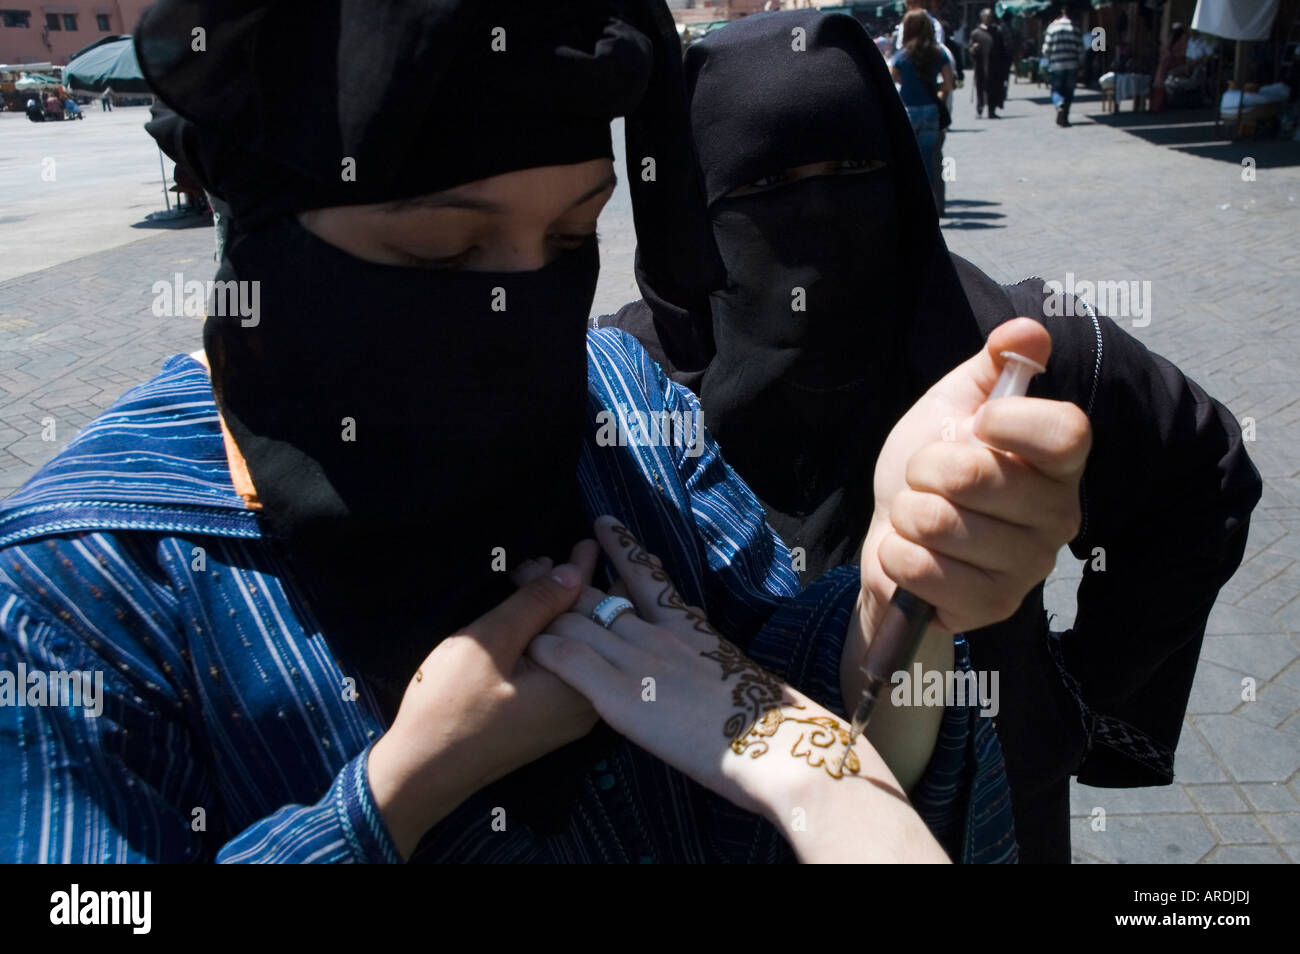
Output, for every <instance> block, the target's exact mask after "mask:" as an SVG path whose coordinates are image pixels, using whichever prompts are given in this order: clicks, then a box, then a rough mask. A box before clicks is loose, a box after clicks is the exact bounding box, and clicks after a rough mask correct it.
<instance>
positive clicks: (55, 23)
mask: <svg viewBox="0 0 1300 954" xmlns="http://www.w3.org/2000/svg"><path fill="white" fill-rule="evenodd" d="M45 29H47V30H62V29H63V24H62V23H60V22H59V15H58V14H57V13H47V14H45Z"/></svg>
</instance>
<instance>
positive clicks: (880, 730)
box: [840, 594, 953, 791]
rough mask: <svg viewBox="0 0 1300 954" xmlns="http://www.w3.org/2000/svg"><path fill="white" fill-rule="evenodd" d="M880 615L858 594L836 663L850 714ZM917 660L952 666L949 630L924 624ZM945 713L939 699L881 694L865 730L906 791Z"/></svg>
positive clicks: (943, 668)
mask: <svg viewBox="0 0 1300 954" xmlns="http://www.w3.org/2000/svg"><path fill="white" fill-rule="evenodd" d="M882 616H883V610H881V609H879V608H877V605H876V603H875V601H874V600H872V599H870V598H864V596H863V595H862V594H859V596H858V605H857V611H856V612H855V613H854V614H853V618H852V621H851V623H850V625H849V632H848V636H847V641H846V644H845V650H844V655H843V657H842V660H841V667H840V689H841V692H842V693H843V696H844V707H845V711H846V712H847V713H848V714H849V717H850V718H852V716H853V710H854V709H855V708H856V707H857V704H858V700H859V699H861V698H862V691H863V689H864V688H865V687H866V677H865V675H864V674H863V672H862V661H863V659H864V658H865V657H866V653H867V649H868V647H870V645H871V634H873V633H874V632H875V630H876V627H877V626H878V625H879V622H880V619H881V617H882ZM918 662H919V663H920V664H921V668H922V672H930V671H935V670H937V671H939V672H947V671H949V670H951V669H952V667H953V639H952V636H951V635H950V634H948V633H944V632H943V631H941V630H936V629H934V628H931V629H929V630H927V631H926V634H925V636H924V637H923V638H922V640H921V645H920V647H919V648H918V649H917V653H916V657H915V659H914V663H918ZM909 697H910V694H909ZM943 714H944V707H943V706H942V705H939V706H924V705H922V706H913V705H894V702H893V699H892V694H891V695H885V696H884V697H883V698H881V699H880V700H879V701H878V702H877V704H876V709H875V711H874V712H873V714H872V718H871V723H870V725H869V726H868V727H867V731H866V736H867V738H868V739H869V740H870V742H871V744H872V745H873V746H874V747H875V749H876V751H878V752H879V753H880V756H881V757H882V758H883V759H884V761H885V763H886V764H887V765H888V766H889V768H890V770H891V771H892V772H893V774H894V775H895V777H897V779H898V780H899V782H900V783H901V784H902V786H903V788H904V790H905V791H911V790H912V788H913V786H915V785H916V783H917V782H918V781H920V779H921V776H922V775H923V774H924V773H925V767H926V766H927V765H928V764H929V762H930V757H931V755H932V754H933V753H934V745H935V741H936V740H937V739H938V737H939V727H940V725H941V724H942V722H943Z"/></svg>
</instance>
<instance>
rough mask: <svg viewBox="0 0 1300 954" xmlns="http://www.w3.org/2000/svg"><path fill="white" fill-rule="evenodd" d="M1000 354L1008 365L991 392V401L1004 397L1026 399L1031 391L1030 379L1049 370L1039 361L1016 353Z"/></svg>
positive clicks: (1004, 352) (1004, 367)
mask: <svg viewBox="0 0 1300 954" xmlns="http://www.w3.org/2000/svg"><path fill="white" fill-rule="evenodd" d="M1000 354H1001V357H1002V360H1003V361H1004V362H1006V363H1005V364H1003V365H1002V373H1001V374H999V375H998V382H997V384H995V385H993V390H992V391H990V392H989V397H988V399H989V400H990V401H992V400H994V399H995V398H1002V397H1024V396H1025V394H1026V392H1028V391H1029V381H1030V379H1031V378H1032V377H1033V376H1034V375H1036V374H1042V373H1043V372H1044V371H1046V370H1047V369H1046V368H1045V367H1043V366H1042V365H1041V364H1039V363H1038V362H1037V361H1035V360H1033V359H1032V358H1026V357H1025V356H1024V355H1023V354H1016V353H1015V352H1014V351H1003V352H1000Z"/></svg>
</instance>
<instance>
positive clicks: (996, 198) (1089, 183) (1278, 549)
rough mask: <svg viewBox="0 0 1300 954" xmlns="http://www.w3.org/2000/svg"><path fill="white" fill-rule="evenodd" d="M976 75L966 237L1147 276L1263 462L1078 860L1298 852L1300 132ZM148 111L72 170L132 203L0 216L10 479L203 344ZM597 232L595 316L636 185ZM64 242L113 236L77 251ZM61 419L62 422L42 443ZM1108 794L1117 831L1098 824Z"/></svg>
mask: <svg viewBox="0 0 1300 954" xmlns="http://www.w3.org/2000/svg"><path fill="white" fill-rule="evenodd" d="M965 94H966V91H961V92H959V93H958V97H959V98H960V101H959V102H958V104H957V107H956V110H955V112H956V116H955V125H954V128H953V129H952V130H951V131H950V134H949V137H948V142H947V146H946V155H947V156H949V157H951V158H952V159H954V160H955V171H956V180H955V181H953V182H951V183H950V184H949V186H948V197H949V212H950V213H951V215H950V216H949V218H947V219H945V229H946V235H947V237H948V240H949V243H950V244H951V246H952V248H953V249H954V250H955V251H957V252H959V253H960V254H963V255H965V256H966V257H967V258H970V259H971V260H972V261H974V262H975V263H976V264H978V265H980V266H981V267H983V268H984V269H986V270H987V271H988V272H989V273H990V274H992V275H993V276H995V277H997V278H999V279H1000V280H1003V281H1018V280H1019V279H1021V278H1024V277H1026V276H1029V275H1037V276H1040V277H1043V278H1045V279H1056V280H1060V281H1065V277H1066V273H1067V272H1073V273H1074V275H1075V276H1076V278H1077V279H1087V280H1090V281H1117V280H1138V281H1150V282H1151V283H1152V286H1151V287H1152V304H1153V310H1152V316H1151V320H1150V324H1149V325H1148V326H1146V327H1143V328H1134V329H1133V333H1134V334H1136V335H1137V336H1138V337H1140V338H1141V339H1142V340H1143V341H1144V342H1145V343H1146V344H1148V346H1150V347H1151V348H1153V349H1154V350H1156V351H1159V352H1160V353H1162V354H1164V355H1165V356H1166V357H1168V358H1170V359H1171V360H1173V361H1175V362H1176V363H1177V364H1179V365H1180V366H1181V367H1182V368H1183V369H1184V371H1185V372H1187V373H1188V374H1189V375H1190V376H1192V377H1193V378H1195V379H1196V380H1197V381H1199V382H1200V383H1201V384H1202V385H1203V386H1205V387H1206V388H1207V389H1208V390H1209V392H1210V393H1211V394H1212V395H1214V396H1215V397H1216V398H1218V399H1219V400H1221V401H1223V402H1224V403H1226V404H1227V405H1228V406H1229V407H1230V408H1231V409H1232V410H1233V412H1234V413H1235V414H1236V415H1237V416H1238V417H1239V418H1242V417H1247V416H1250V417H1254V418H1255V421H1256V430H1257V440H1256V442H1255V443H1254V444H1253V445H1252V446H1251V454H1252V457H1253V459H1254V460H1255V463H1256V466H1258V467H1259V469H1260V471H1261V473H1262V474H1263V475H1264V477H1265V481H1266V489H1265V492H1264V498H1263V501H1262V502H1261V504H1260V506H1259V508H1258V509H1257V510H1256V513H1255V518H1254V520H1253V521H1252V525H1251V532H1250V541H1249V546H1248V548H1247V551H1246V560H1245V562H1244V563H1243V565H1242V567H1241V569H1240V570H1239V571H1238V573H1237V575H1236V576H1235V577H1234V578H1233V579H1232V580H1231V581H1230V582H1229V584H1228V585H1227V586H1226V587H1225V588H1224V590H1223V591H1222V593H1221V594H1220V597H1219V601H1218V604H1217V605H1216V608H1215V610H1214V613H1213V615H1212V616H1211V618H1210V624H1209V635H1207V637H1206V640H1205V648H1204V651H1203V653H1202V661H1201V666H1200V669H1199V673H1198V677H1197V681H1196V684H1195V687H1194V689H1193V692H1192V698H1191V704H1190V706H1189V712H1190V714H1189V716H1188V718H1187V721H1186V723H1185V725H1184V730H1183V735H1182V741H1181V743H1180V745H1179V749H1178V762H1177V768H1176V771H1177V775H1178V779H1177V783H1176V784H1175V785H1173V786H1169V787H1165V788H1151V789H1131V790H1105V789H1092V788H1087V787H1084V786H1075V788H1074V791H1073V797H1072V814H1073V815H1074V816H1075V818H1074V822H1073V824H1074V842H1075V848H1076V850H1075V860H1076V861H1080V862H1098V861H1100V862H1131V861H1147V862H1197V861H1208V862H1238V863H1239V862H1285V861H1296V860H1300V777H1298V775H1297V769H1298V768H1300V764H1298V763H1300V715H1298V714H1297V713H1298V712H1300V659H1298V658H1297V657H1298V656H1300V636H1297V634H1300V599H1298V598H1297V597H1298V596H1300V387H1297V385H1296V382H1295V377H1294V374H1295V368H1296V366H1297V365H1298V364H1300V327H1298V326H1297V323H1296V320H1295V318H1294V315H1293V314H1291V313H1290V310H1289V309H1290V307H1291V305H1292V303H1293V302H1294V301H1295V300H1296V299H1297V296H1300V278H1298V277H1297V276H1300V247H1298V246H1297V244H1296V241H1295V237H1296V235H1297V234H1300V215H1298V213H1300V200H1298V198H1297V197H1298V196H1300V166H1297V163H1300V144H1277V143H1263V144H1242V145H1228V144H1222V143H1215V142H1213V141H1212V136H1211V134H1210V130H1209V129H1208V127H1207V125H1206V124H1205V123H1204V122H1198V121H1197V120H1198V119H1199V117H1197V116H1195V115H1188V114H1176V115H1172V116H1168V117H1166V116H1145V115H1134V114H1131V113H1120V114H1118V116H1113V117H1112V116H1105V117H1103V116H1101V115H1100V108H1099V105H1098V103H1097V100H1096V97H1095V94H1093V95H1089V94H1085V95H1084V96H1083V97H1081V101H1080V102H1079V103H1078V104H1077V105H1076V107H1075V120H1076V123H1077V125H1076V126H1075V127H1074V128H1071V129H1057V128H1056V127H1055V126H1054V125H1052V113H1051V108H1050V106H1048V105H1046V99H1045V91H1044V90H1043V89H1042V88H1041V87H1033V86H1028V85H1023V86H1014V87H1013V89H1012V97H1011V101H1010V103H1009V104H1008V107H1007V109H1006V111H1005V117H1006V118H1005V119H1002V120H1000V121H996V122H994V121H987V120H985V121H976V120H975V118H974V116H973V113H974V110H973V107H972V106H971V105H970V104H969V102H968V101H967V100H966V99H965ZM1094 113H1096V114H1098V115H1096V116H1093V115H1092V114H1094ZM143 118H144V117H143V114H142V113H137V115H136V117H135V119H134V120H133V121H132V122H130V123H127V122H125V121H122V122H121V125H120V127H119V132H118V139H117V140H116V146H115V147H112V146H111V145H110V144H109V143H108V142H107V141H105V142H103V143H101V144H100V146H99V147H98V148H101V149H103V150H104V155H103V160H104V163H105V165H104V167H103V168H104V169H105V170H107V169H110V168H113V164H114V163H118V162H121V163H122V165H121V166H120V167H119V168H118V170H117V171H116V172H112V173H111V174H110V173H109V172H103V173H102V174H101V173H96V175H97V176H98V177H99V178H98V179H97V181H95V182H94V183H89V182H81V183H78V182H77V181H75V178H74V179H73V181H71V182H68V184H67V187H68V188H69V189H70V190H71V189H80V190H82V191H81V195H83V196H90V195H93V196H95V199H94V201H96V202H99V201H101V200H102V199H103V198H104V197H105V196H109V197H111V196H114V195H121V196H122V197H123V205H122V211H121V212H120V213H118V214H116V215H115V216H114V215H110V214H108V213H107V212H105V211H103V210H102V209H101V210H100V211H97V212H95V214H94V215H93V216H87V217H85V218H83V217H81V216H79V215H77V214H76V211H77V210H76V206H75V204H74V205H67V204H43V203H40V202H29V203H28V205H26V206H24V207H23V211H22V212H21V213H20V214H21V219H20V220H18V221H15V220H14V218H13V217H10V216H5V217H0V249H3V250H4V252H3V254H0V258H3V259H9V260H11V261H14V262H18V263H19V264H17V265H12V266H11V267H10V271H7V272H6V271H0V276H7V275H10V274H13V275H17V276H18V277H14V278H11V279H10V280H8V281H0V495H5V494H8V493H10V492H12V491H13V490H14V489H16V488H17V487H18V486H19V485H20V484H21V483H22V482H23V481H24V480H25V479H26V478H27V477H28V476H29V475H30V474H31V473H32V471H33V470H35V468H36V467H38V466H39V465H40V464H41V463H42V462H44V461H45V460H47V459H48V458H49V457H51V456H53V454H54V453H55V452H56V450H57V449H58V447H60V446H62V444H63V443H64V441H66V439H67V438H68V437H69V436H70V435H71V434H73V433H74V432H75V431H76V429H77V428H78V427H80V426H81V425H83V424H85V423H86V422H87V421H88V420H90V419H91V418H92V417H93V416H94V415H95V414H97V413H98V412H99V410H101V409H102V408H104V407H106V406H108V405H109V404H110V403H111V402H112V401H113V400H114V399H115V398H116V397H117V396H118V395H119V394H120V393H121V392H122V391H124V390H125V389H126V388H127V387H129V386H130V385H132V384H134V383H137V382H139V381H142V380H145V379H146V378H148V377H150V376H151V375H152V374H153V373H154V372H155V371H156V369H157V368H158V367H159V366H160V364H161V362H162V359H163V358H165V357H166V356H168V355H170V354H174V353H176V352H183V351H191V350H194V349H195V348H197V347H198V346H199V342H200V336H199V327H200V325H199V322H198V321H197V320H195V319H193V318H155V317H154V316H153V315H152V313H151V310H150V303H151V301H152V291H151V288H152V285H153V283H154V282H155V281H157V280H159V279H165V280H170V279H171V277H172V275H173V274H174V273H176V272H177V271H180V272H183V273H184V274H185V276H186V277H187V278H191V277H194V278H200V279H206V278H208V277H210V273H211V270H212V267H213V266H212V262H211V254H212V233H211V231H210V230H209V229H207V228H198V229H191V230H183V231H168V232H163V233H155V234H153V235H152V236H150V237H148V238H143V239H139V240H137V241H130V242H129V244H122V242H123V241H129V240H130V239H131V238H133V237H134V236H135V235H139V234H140V233H138V232H135V233H132V232H125V233H123V232H122V231H121V229H122V228H123V227H124V225H125V227H128V228H129V226H130V225H131V224H132V223H135V222H138V221H139V220H140V219H141V218H142V217H143V212H144V211H150V210H151V209H152V206H150V205H149V199H148V198H147V197H146V196H145V195H144V194H143V189H144V181H143V179H142V178H141V176H143V175H144V173H143V171H142V170H143V162H142V160H141V159H140V157H139V156H138V155H137V152H138V151H139V149H140V142H139V137H140V135H142V134H140V133H139V131H138V123H139V122H143ZM93 119H94V117H93V116H92V120H93ZM4 122H8V123H12V122H13V120H11V119H9V120H4ZM77 125H78V126H87V127H89V126H90V125H91V120H87V121H86V123H79V124H77ZM32 128H33V129H36V130H39V129H40V128H41V127H32ZM103 128H104V129H105V130H106V129H107V128H108V127H107V124H105V125H104V127H103ZM4 132H5V133H6V134H8V133H10V132H16V130H15V129H14V127H13V126H12V125H10V126H6V127H5V129H4ZM61 132H63V131H62V130H61ZM615 139H616V142H617V141H619V139H621V136H620V135H617V134H616V137H615ZM3 141H4V145H3V146H0V185H4V186H8V185H10V184H11V178H13V177H11V176H10V170H13V169H21V170H31V169H36V168H38V166H39V163H40V160H41V158H42V157H43V156H44V155H45V154H47V152H48V151H49V149H48V144H47V143H46V142H45V140H43V139H40V138H38V137H36V136H35V135H33V134H31V133H29V132H26V131H24V134H23V135H14V136H9V135H6V137H5V138H4V140H3ZM114 149H116V150H117V151H118V152H120V153H123V154H127V155H129V157H130V158H126V159H124V158H122V156H120V155H119V154H118V152H115V151H114ZM144 154H145V155H149V153H148V142H147V140H146V142H145V153H144ZM1245 156H1251V157H1253V158H1254V159H1255V160H1256V164H1257V166H1258V173H1257V178H1256V180H1255V181H1252V182H1246V181H1243V180H1242V174H1241V168H1242V167H1241V159H1242V158H1243V157H1245ZM155 158H156V156H155ZM60 168H61V169H62V168H64V167H63V166H61V167H60ZM168 171H169V172H170V166H169V170H168ZM60 174H61V175H62V172H61V173H60ZM87 174H89V173H87ZM619 174H620V176H621V177H625V171H624V169H623V167H622V163H621V157H620V161H619ZM24 175H25V172H24ZM114 176H116V179H114V178H113V177H114ZM19 180H21V181H23V182H25V181H26V180H25V179H22V176H17V177H16V178H13V181H19ZM91 185H93V186H94V187H93V188H90V186H91ZM34 189H35V185H34V184H32V185H29V186H27V187H24V190H25V191H24V192H23V196H25V197H26V199H29V200H30V199H33V198H34V197H35V196H36V195H37V193H36V192H35V191H34ZM6 195H8V189H6ZM87 201H89V200H87ZM154 204H160V203H154ZM146 206H148V208H146ZM34 230H35V231H34ZM600 230H601V245H602V259H603V262H604V264H605V270H604V272H603V274H602V278H601V284H600V287H599V289H598V291H597V300H596V306H595V312H596V313H598V314H599V313H604V312H608V311H611V310H613V309H614V308H617V307H618V305H620V304H622V303H623V302H625V301H627V300H628V299H629V298H631V297H634V296H635V285H634V283H633V281H632V279H631V260H632V249H633V245H634V241H635V236H634V234H633V231H632V226H631V221H630V208H629V205H628V200H627V193H626V189H625V188H623V187H620V189H619V191H618V193H617V194H616V196H615V198H614V199H613V201H612V202H611V206H610V208H609V209H608V210H607V212H606V213H605V215H604V216H602V219H601V226H600ZM33 236H40V237H42V238H43V239H45V240H47V241H48V242H49V243H51V244H50V245H49V247H42V246H41V245H40V243H39V242H38V241H35V240H34V239H33ZM74 239H75V242H74ZM77 243H80V244H77ZM74 247H75V248H83V249H89V250H99V249H106V251H94V254H84V253H83V257H76V258H72V260H68V258H69V255H68V253H67V249H68V248H74ZM32 262H35V263H36V264H34V265H33V264H32ZM58 263H62V264H58ZM38 266H53V267H45V268H44V270H41V271H32V270H31V268H33V267H38ZM49 421H53V423H54V427H55V440H53V441H47V440H42V433H41V432H42V428H43V427H44V426H45V424H46V423H47V422H49ZM1079 577H1080V568H1079V565H1078V563H1077V561H1075V560H1074V559H1073V557H1072V556H1071V555H1070V553H1069V551H1068V550H1063V551H1062V556H1061V559H1060V561H1059V562H1058V567H1057V571H1056V573H1055V574H1054V575H1053V577H1052V578H1051V580H1050V581H1049V584H1048V599H1049V608H1050V609H1051V610H1052V611H1053V612H1055V613H1057V614H1059V615H1060V616H1061V617H1062V621H1061V622H1060V623H1059V625H1068V622H1069V620H1070V619H1072V618H1073V614H1074V601H1073V592H1074V588H1075V586H1076V585H1077V582H1078V579H1079ZM1245 677H1251V678H1253V679H1255V680H1256V682H1257V685H1258V696H1257V701H1254V702H1243V701H1242V700H1241V680H1242V679H1243V678H1245ZM1096 808H1102V809H1104V810H1105V814H1106V829H1105V830H1104V831H1094V830H1093V827H1092V819H1093V812H1094V809H1096Z"/></svg>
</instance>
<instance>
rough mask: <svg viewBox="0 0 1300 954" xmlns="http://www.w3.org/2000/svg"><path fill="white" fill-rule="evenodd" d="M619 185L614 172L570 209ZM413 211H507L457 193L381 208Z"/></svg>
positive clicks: (491, 202)
mask: <svg viewBox="0 0 1300 954" xmlns="http://www.w3.org/2000/svg"><path fill="white" fill-rule="evenodd" d="M617 185H618V176H617V175H615V174H614V172H613V170H611V171H610V173H609V175H608V176H607V177H606V178H605V179H604V180H602V181H601V182H600V183H598V184H597V185H594V186H592V187H591V188H590V189H588V190H587V191H586V192H584V193H583V194H582V195H580V196H578V198H576V199H574V200H573V202H572V204H570V206H569V208H570V209H576V208H577V207H578V206H580V205H582V204H583V203H585V202H590V201H591V200H592V199H594V198H595V197H596V196H598V195H600V194H601V193H602V192H604V191H606V190H607V189H613V188H615V187H616V186H617ZM411 209H470V210H472V211H475V212H492V213H498V214H499V213H501V212H504V211H506V208H505V206H503V205H501V203H499V202H493V201H491V200H489V199H477V198H474V197H473V196H468V195H456V194H455V193H437V194H435V195H417V196H413V197H411V198H409V199H398V200H397V201H396V202H389V203H387V204H385V205H383V206H380V211H381V212H385V213H394V212H406V211H409V210H411Z"/></svg>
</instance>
